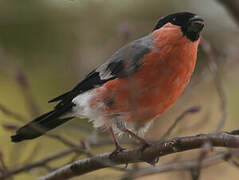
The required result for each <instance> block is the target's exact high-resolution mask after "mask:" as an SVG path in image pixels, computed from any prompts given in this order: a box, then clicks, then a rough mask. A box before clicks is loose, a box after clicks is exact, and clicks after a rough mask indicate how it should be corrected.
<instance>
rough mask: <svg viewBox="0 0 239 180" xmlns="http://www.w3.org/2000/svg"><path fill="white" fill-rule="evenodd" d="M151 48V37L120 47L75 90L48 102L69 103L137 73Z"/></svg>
mask: <svg viewBox="0 0 239 180" xmlns="http://www.w3.org/2000/svg"><path fill="white" fill-rule="evenodd" d="M152 48H153V45H152V35H151V34H149V35H148V36H145V37H143V38H141V39H138V40H135V41H133V42H132V43H130V44H128V45H126V46H124V47H122V48H121V49H119V50H118V51H117V52H116V53H115V54H113V55H112V56H111V57H110V58H109V60H108V61H107V62H106V63H104V64H102V65H101V66H99V67H98V68H96V69H95V70H93V71H92V72H90V73H89V74H88V75H87V76H86V77H85V78H84V79H83V80H82V81H81V82H80V83H79V84H78V85H77V86H76V87H75V88H73V89H72V90H71V91H69V92H66V93H65V94H62V95H60V96H58V97H56V98H54V99H52V100H50V101H49V102H56V101H61V102H60V103H59V104H58V105H57V106H56V107H59V106H61V105H63V104H65V103H67V102H71V101H72V99H73V98H74V97H76V96H77V95H79V94H81V93H84V92H86V91H88V90H90V89H93V88H95V87H99V86H101V85H102V84H104V83H105V82H107V81H110V80H112V79H116V78H124V77H127V76H130V75H132V74H134V73H135V72H137V70H138V69H139V68H140V66H141V65H142V61H141V60H142V57H143V56H144V55H145V54H147V53H148V52H150V50H151V49H152Z"/></svg>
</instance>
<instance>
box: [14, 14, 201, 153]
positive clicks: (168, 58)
mask: <svg viewBox="0 0 239 180" xmlns="http://www.w3.org/2000/svg"><path fill="white" fill-rule="evenodd" d="M204 25H205V24H204V20H203V18H202V17H200V16H199V15H197V14H194V13H191V12H177V13H172V14H169V15H167V16H164V17H161V18H159V20H158V21H157V23H156V24H155V26H154V28H153V30H152V31H151V32H150V33H149V34H147V35H145V36H144V37H142V38H139V39H137V40H134V41H132V42H130V43H128V44H126V45H125V46H123V47H122V48H120V49H119V50H118V51H116V52H115V53H114V54H113V55H112V56H111V57H109V59H108V60H107V61H106V62H105V63H104V64H102V65H100V66H98V67H97V68H95V69H94V70H93V71H91V72H90V73H89V74H87V75H86V76H85V78H84V79H83V80H81V81H80V82H79V83H78V84H77V85H76V86H75V87H74V88H72V90H70V91H68V92H66V93H64V94H62V95H60V96H58V97H56V98H54V99H52V100H50V101H49V103H52V102H57V104H56V105H55V107H54V108H53V110H51V111H49V112H47V113H45V114H43V115H41V116H40V117H37V118H36V119H34V120H33V121H31V122H29V123H28V124H26V125H24V126H23V127H21V128H20V129H18V130H17V131H16V134H15V135H13V136H11V141H12V142H21V141H23V140H30V139H34V138H37V137H39V136H41V135H43V134H45V133H46V132H47V131H49V130H52V129H54V128H56V127H58V126H60V125H61V124H63V123H65V122H67V121H69V120H71V119H73V118H75V117H79V118H88V119H90V121H92V122H93V125H94V127H95V128H102V129H106V130H109V132H110V133H111V134H112V137H113V141H114V144H115V147H116V149H115V151H113V152H120V151H122V150H124V148H122V147H121V145H120V143H119V140H118V138H119V137H118V135H120V134H128V135H129V136H130V137H132V138H134V139H135V140H138V141H139V142H141V143H142V144H143V145H149V143H148V142H147V141H146V140H145V139H144V138H143V137H142V136H141V135H139V133H138V132H144V131H145V130H144V129H148V127H149V125H150V124H152V122H153V120H155V119H156V118H157V117H159V116H160V115H161V114H163V113H164V112H165V111H166V110H168V109H169V108H170V107H171V106H172V105H173V104H174V103H175V102H176V100H177V99H178V98H179V97H180V95H181V94H182V93H183V91H184V89H185V87H186V85H187V84H188V83H189V81H190V78H191V75H192V73H193V71H194V68H195V64H196V59H197V51H198V46H199V42H200V34H201V32H202V30H203V28H204Z"/></svg>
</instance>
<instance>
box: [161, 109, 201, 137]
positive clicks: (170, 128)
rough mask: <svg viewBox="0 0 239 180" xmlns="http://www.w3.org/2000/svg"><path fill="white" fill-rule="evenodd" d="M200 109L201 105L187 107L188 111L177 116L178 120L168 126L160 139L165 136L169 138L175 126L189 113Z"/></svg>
mask: <svg viewBox="0 0 239 180" xmlns="http://www.w3.org/2000/svg"><path fill="white" fill-rule="evenodd" d="M199 111H200V106H194V107H190V108H189V109H187V110H186V111H184V112H183V113H182V114H181V115H180V116H178V117H177V118H176V120H175V121H174V123H173V124H172V125H171V126H170V127H169V128H168V130H167V132H166V133H164V134H163V136H162V137H161V138H160V140H163V139H165V138H167V137H168V136H169V135H170V134H171V133H172V131H173V130H174V129H175V127H176V126H177V124H178V123H179V122H180V121H181V120H183V119H184V118H185V117H186V116H187V115H189V114H194V113H197V112H199Z"/></svg>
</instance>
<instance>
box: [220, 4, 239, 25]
mask: <svg viewBox="0 0 239 180" xmlns="http://www.w3.org/2000/svg"><path fill="white" fill-rule="evenodd" d="M217 1H218V2H219V3H221V4H222V5H224V6H225V8H226V9H227V10H228V12H229V13H230V14H231V15H232V16H233V17H234V19H235V20H236V22H237V24H239V2H238V1H236V0H217Z"/></svg>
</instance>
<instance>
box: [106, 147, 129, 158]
mask: <svg viewBox="0 0 239 180" xmlns="http://www.w3.org/2000/svg"><path fill="white" fill-rule="evenodd" d="M124 150H125V148H122V147H120V146H119V147H117V148H116V149H115V150H114V151H113V152H112V153H111V154H110V159H112V158H114V157H116V156H117V155H118V154H119V153H120V152H122V151H124Z"/></svg>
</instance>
